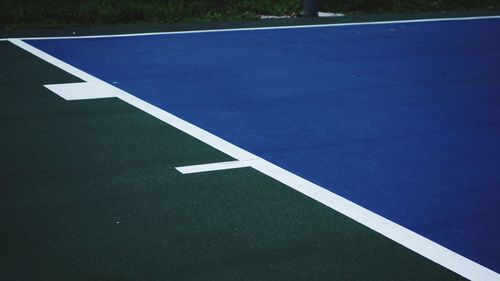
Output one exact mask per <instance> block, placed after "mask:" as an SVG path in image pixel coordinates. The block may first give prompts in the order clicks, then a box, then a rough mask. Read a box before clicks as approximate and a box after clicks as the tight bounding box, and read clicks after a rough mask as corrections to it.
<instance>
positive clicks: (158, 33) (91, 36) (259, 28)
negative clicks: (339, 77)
mask: <svg viewBox="0 0 500 281" xmlns="http://www.w3.org/2000/svg"><path fill="white" fill-rule="evenodd" d="M487 19H500V15H495V16H477V17H458V18H431V19H413V20H393V21H371V22H349V23H329V24H310V25H286V26H270V27H242V28H224V29H207V30H187V31H165V32H146V33H128V34H107V35H83V36H74V35H73V36H53V37H19V38H0V41H8V40H11V39H20V40H50V39H89V38H113V37H134V36H151V35H167V34H189V33H211V32H232V31H245V30H246V31H252V30H269V29H273V30H276V29H295V28H296V29H301V28H318V27H341V26H356V25H380V24H398V23H399V24H402V23H422V22H439V21H469V20H487Z"/></svg>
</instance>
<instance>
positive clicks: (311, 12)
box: [300, 0, 319, 17]
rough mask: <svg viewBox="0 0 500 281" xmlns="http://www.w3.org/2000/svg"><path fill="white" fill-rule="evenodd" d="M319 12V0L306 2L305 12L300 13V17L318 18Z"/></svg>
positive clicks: (307, 0) (305, 0) (306, 0)
mask: <svg viewBox="0 0 500 281" xmlns="http://www.w3.org/2000/svg"><path fill="white" fill-rule="evenodd" d="M318 11H319V8H318V1H317V0H304V10H302V12H300V15H301V16H303V17H317V16H318Z"/></svg>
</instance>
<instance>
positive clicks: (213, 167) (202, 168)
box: [175, 160, 254, 174]
mask: <svg viewBox="0 0 500 281" xmlns="http://www.w3.org/2000/svg"><path fill="white" fill-rule="evenodd" d="M253 162H254V160H247V161H239V160H236V161H227V162H218V163H210V164H201V165H191V166H183V167H176V168H175V169H177V171H179V172H181V173H183V174H194V173H203V172H213V171H221V170H228V169H238V168H245V167H251V166H252V163H253Z"/></svg>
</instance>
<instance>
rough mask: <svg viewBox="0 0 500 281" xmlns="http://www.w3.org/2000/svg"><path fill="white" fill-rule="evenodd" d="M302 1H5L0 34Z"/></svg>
mask: <svg viewBox="0 0 500 281" xmlns="http://www.w3.org/2000/svg"><path fill="white" fill-rule="evenodd" d="M301 3H302V1H301V0H280V1H275V0H193V1H186V0H121V1H117V0H87V1H82V0H37V1H35V0H17V1H12V0H0V29H16V28H22V27H61V26H74V25H103V24H106V25H107V24H118V23H173V22H188V21H213V20H249V19H255V18H257V17H258V15H292V16H293V15H297V14H298V12H299V11H300V10H301V6H302V4H301ZM320 6H321V9H322V10H323V11H333V12H343V13H347V14H357V13H378V12H381V13H382V12H383V13H401V12H428V11H450V10H500V0H475V1H470V0H430V1H429V0H427V1H426V0H399V1H397V0H322V1H321V0H320Z"/></svg>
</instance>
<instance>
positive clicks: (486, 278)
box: [9, 39, 500, 281]
mask: <svg viewBox="0 0 500 281" xmlns="http://www.w3.org/2000/svg"><path fill="white" fill-rule="evenodd" d="M9 41H10V42H11V43H12V44H14V45H16V46H18V47H20V48H22V49H24V50H26V51H27V52H29V53H31V54H33V55H35V56H37V57H39V58H41V59H43V60H44V61H46V62H48V63H50V64H52V65H54V66H57V67H59V68H60V69H62V70H64V71H66V72H68V73H70V74H72V75H74V76H76V77H78V78H80V79H82V80H84V81H87V82H92V83H100V84H101V85H102V86H103V87H113V88H114V89H115V90H116V91H117V97H118V98H120V99H121V100H123V101H125V102H127V103H129V104H130V105H132V106H135V107H136V108H138V109H140V110H142V111H144V112H146V113H148V114H150V115H152V116H154V117H156V118H158V119H160V120H162V121H164V122H165V123H168V124H170V125H171V126H173V127H175V128H177V129H179V130H181V131H183V132H185V133H187V134H189V135H191V136H193V137H194V138H197V139H198V140H200V141H202V142H204V143H206V144H208V145H210V146H212V147H214V148H216V149H218V150H220V151H222V152H224V153H225V154H227V155H229V156H231V157H233V158H235V159H237V160H240V161H247V160H253V161H255V162H254V163H253V164H252V167H253V168H254V169H256V170H258V171H260V172H261V173H263V174H265V175H268V176H270V177H272V178H274V179H276V180H278V181H280V182H282V183H284V184H286V185H287V186H289V187H291V188H293V189H295V190H297V191H299V192H301V193H303V194H304V195H306V196H308V197H310V198H312V199H314V200H316V201H318V202H320V203H322V204H324V205H326V206H328V207H330V208H332V209H334V210H336V211H338V212H339V213H341V214H344V215H345V216H347V217H349V218H351V219H353V220H355V221H357V222H359V223H361V224H363V225H365V226H366V227H369V228H370V229H373V230H374V231H377V232H378V233H380V234H382V235H384V236H386V237H388V238H389V239H392V240H394V241H395V242H397V243H399V244H401V245H403V246H404V247H406V248H408V249H411V250H413V251H415V252H416V253H418V254H420V255H422V256H424V257H426V258H428V259H430V260H432V261H434V262H435V263H437V264H440V265H441V266H443V267H445V268H448V269H449V270H451V271H453V272H456V273H457V274H459V275H461V276H463V277H465V278H467V279H470V280H473V281H500V274H498V273H496V272H494V271H492V270H491V269H488V268H486V267H484V266H482V265H480V264H478V263H476V262H474V261H472V260H470V259H468V258H466V257H464V256H461V255H459V254H457V253H455V252H453V251H451V250H449V249H447V248H445V247H443V246H441V245H439V244H437V243H435V242H433V241H431V240H429V239H427V238H425V237H423V236H421V235H419V234H417V233H415V232H413V231H411V230H409V229H407V228H404V227H403V226H400V225H398V224H396V223H394V222H392V221H390V220H388V219H386V218H384V217H382V216H380V215H377V214H375V213H373V212H371V211H369V210H367V209H365V208H363V207H361V206H359V205H357V204H354V203H353V202H351V201H349V200H347V199H345V198H343V197H341V196H339V195H337V194H335V193H332V192H330V191H328V190H327V189H325V188H323V187H321V186H319V185H316V184H314V183H312V182H310V181H308V180H305V179H303V178H301V177H299V176H297V175H295V174H293V173H291V172H289V171H287V170H285V169H283V168H281V167H278V166H276V165H274V164H272V163H270V162H268V161H266V160H264V159H262V158H260V157H257V156H256V155H254V154H252V153H250V152H248V151H246V150H243V149H241V148H239V147H237V146H235V145H233V144H231V143H229V142H227V141H225V140H223V139H221V138H219V137H217V136H215V135H213V134H211V133H209V132H207V131H205V130H203V129H201V128H199V127H197V126H195V125H193V124H191V123H189V122H187V121H184V120H182V119H180V118H178V117H176V116H174V115H172V114H170V113H168V112H166V111H164V110H162V109H160V108H158V107H156V106H154V105H152V104H149V103H147V102H145V101H143V100H141V99H139V98H137V97H135V96H133V95H131V94H129V93H127V92H125V91H123V90H121V89H118V88H115V87H114V86H112V85H110V84H108V83H106V82H104V81H102V80H100V79H98V78H96V77H94V76H92V75H90V74H88V73H86V72H84V71H82V70H80V69H78V68H76V67H73V66H71V65H69V64H68V63H65V62H63V61H61V60H59V59H57V58H55V57H53V56H51V55H49V54H47V53H45V52H43V51H41V50H39V49H37V48H35V47H33V46H31V45H29V44H27V43H25V42H23V41H21V40H19V39H10V40H9Z"/></svg>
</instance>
